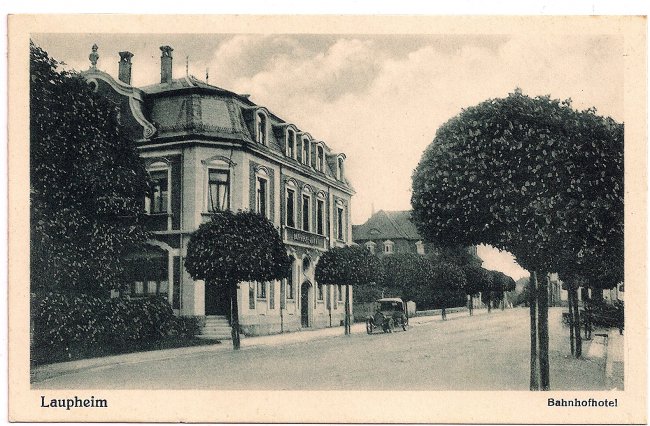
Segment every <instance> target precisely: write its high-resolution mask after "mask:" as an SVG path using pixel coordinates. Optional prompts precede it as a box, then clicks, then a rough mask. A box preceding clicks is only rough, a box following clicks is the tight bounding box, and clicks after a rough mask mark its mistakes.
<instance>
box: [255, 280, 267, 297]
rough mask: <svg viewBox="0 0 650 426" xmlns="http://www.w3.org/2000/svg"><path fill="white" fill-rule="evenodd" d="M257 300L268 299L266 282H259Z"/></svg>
mask: <svg viewBox="0 0 650 426" xmlns="http://www.w3.org/2000/svg"><path fill="white" fill-rule="evenodd" d="M257 298H258V299H266V282H260V281H258V282H257Z"/></svg>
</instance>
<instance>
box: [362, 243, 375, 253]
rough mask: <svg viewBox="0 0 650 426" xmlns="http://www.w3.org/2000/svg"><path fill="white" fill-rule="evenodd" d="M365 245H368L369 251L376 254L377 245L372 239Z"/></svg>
mask: <svg viewBox="0 0 650 426" xmlns="http://www.w3.org/2000/svg"><path fill="white" fill-rule="evenodd" d="M365 246H366V249H368V251H369V252H370V253H372V254H375V246H376V244H375V243H373V242H372V241H368V242H367V243H366V244H365Z"/></svg>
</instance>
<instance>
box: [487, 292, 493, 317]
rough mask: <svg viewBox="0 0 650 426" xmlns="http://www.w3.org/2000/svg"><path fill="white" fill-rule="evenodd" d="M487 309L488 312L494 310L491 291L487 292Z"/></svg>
mask: <svg viewBox="0 0 650 426" xmlns="http://www.w3.org/2000/svg"><path fill="white" fill-rule="evenodd" d="M487 309H488V314H489V313H490V312H492V294H491V293H490V292H489V291H488V292H487Z"/></svg>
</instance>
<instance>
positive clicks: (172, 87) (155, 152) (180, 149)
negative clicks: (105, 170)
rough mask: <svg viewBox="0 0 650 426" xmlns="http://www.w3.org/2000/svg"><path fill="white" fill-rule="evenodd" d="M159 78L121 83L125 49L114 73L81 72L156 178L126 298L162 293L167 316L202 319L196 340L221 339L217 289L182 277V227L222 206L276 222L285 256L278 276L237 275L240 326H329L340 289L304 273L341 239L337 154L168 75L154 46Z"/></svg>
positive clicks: (343, 193)
mask: <svg viewBox="0 0 650 426" xmlns="http://www.w3.org/2000/svg"><path fill="white" fill-rule="evenodd" d="M160 50H161V53H162V54H161V63H160V83H158V84H154V85H150V86H145V87H140V88H138V87H134V86H132V85H131V66H132V62H131V60H132V57H133V55H132V54H131V53H130V52H120V57H119V72H118V79H115V78H113V77H112V76H110V75H109V74H107V73H105V72H103V71H100V70H99V69H98V68H97V59H98V55H97V47H96V46H93V53H91V56H90V59H91V67H90V69H89V70H88V71H85V72H83V73H82V75H83V76H84V77H85V79H86V80H87V81H88V83H89V84H90V85H91V86H92V87H93V88H94V90H96V91H97V92H99V93H101V94H103V95H104V96H106V97H108V98H109V99H111V100H112V101H113V102H115V103H116V104H118V105H119V106H120V111H121V113H120V121H121V123H122V125H124V126H125V128H126V129H127V131H128V132H129V134H130V136H131V138H132V139H133V143H134V144H135V145H136V146H137V149H138V151H139V153H140V155H141V157H142V159H143V160H144V162H145V165H146V167H147V170H148V171H149V173H150V175H151V177H152V179H153V180H154V182H155V185H154V189H153V191H152V194H151V196H150V197H149V198H148V199H147V200H146V202H145V205H144V207H145V210H146V212H147V214H148V224H147V226H148V228H149V229H150V230H151V231H152V233H153V235H154V237H155V238H153V239H152V240H151V241H150V244H149V246H150V249H149V250H147V251H146V252H143V253H140V254H138V256H139V257H140V258H141V262H140V265H142V267H140V268H137V269H136V271H135V272H134V273H133V277H132V280H131V288H130V291H131V294H132V296H134V297H139V296H146V295H152V294H158V295H162V296H163V297H166V298H167V299H168V300H169V302H170V304H171V305H172V307H173V309H174V312H175V313H176V314H178V315H183V316H197V317H200V318H205V322H203V323H204V329H203V330H204V331H203V333H204V334H205V335H206V336H213V337H227V336H228V335H229V332H228V329H227V326H228V324H227V318H228V317H229V309H230V304H229V301H228V296H227V294H222V293H221V292H219V291H218V290H217V289H216V287H214V286H212V285H210V284H209V283H204V282H203V281H195V280H193V279H192V278H191V277H190V276H189V274H188V273H187V271H186V270H185V268H184V266H183V260H184V257H185V255H186V248H187V243H188V239H189V238H190V234H191V233H192V232H193V231H194V230H196V229H197V228H198V226H199V225H200V224H201V223H203V222H206V221H209V220H210V217H211V216H212V215H213V214H214V213H215V212H218V211H221V210H232V211H238V210H253V211H256V212H259V213H261V214H263V215H264V216H266V217H267V218H268V219H269V220H270V221H271V222H272V223H273V224H274V225H275V227H276V228H277V229H278V232H279V233H280V235H281V236H282V240H283V241H284V243H285V244H286V247H287V252H288V254H289V255H290V257H291V258H292V259H293V266H292V274H291V277H290V278H289V279H286V280H281V281H274V282H243V283H240V284H239V290H238V293H237V297H238V305H239V309H240V312H239V316H240V323H241V327H242V332H243V333H244V334H245V335H260V334H272V333H280V332H285V331H294V330H299V329H302V328H309V327H315V328H320V327H330V326H338V325H340V324H341V321H342V320H343V318H344V294H343V290H344V289H342V288H341V286H338V285H322V284H320V283H318V282H316V280H315V279H314V268H315V265H316V263H317V262H318V259H319V256H320V255H321V253H323V252H324V251H326V250H328V249H329V248H330V247H336V246H344V245H348V244H350V243H351V242H352V231H351V229H352V228H351V224H350V207H351V205H350V198H351V196H352V194H353V190H352V188H351V186H350V184H349V182H348V181H347V179H346V176H345V155H344V154H342V153H335V152H333V151H332V150H331V149H330V147H328V146H327V145H326V144H325V142H323V141H321V140H318V139H316V138H314V137H313V136H312V135H310V134H309V133H307V132H305V131H303V130H301V129H299V128H297V127H296V126H295V125H293V124H292V123H290V122H287V121H285V120H283V119H282V118H280V117H278V116H276V115H275V114H273V113H272V112H271V111H269V110H268V109H267V108H265V107H263V106H260V105H256V104H255V103H253V102H252V101H251V100H250V99H249V97H248V95H240V94H237V93H233V92H230V91H228V90H225V89H221V88H219V87H215V86H212V85H209V84H207V83H205V82H202V81H200V80H198V79H196V78H194V77H192V76H185V77H183V78H180V79H173V78H172V61H173V58H172V56H173V55H172V53H173V49H172V48H171V47H169V46H162V47H160Z"/></svg>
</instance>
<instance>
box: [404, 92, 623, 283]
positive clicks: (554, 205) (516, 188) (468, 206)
mask: <svg viewBox="0 0 650 426" xmlns="http://www.w3.org/2000/svg"><path fill="white" fill-rule="evenodd" d="M411 201H412V205H413V218H414V222H415V223H416V225H417V227H418V230H419V231H420V233H421V234H422V235H423V236H424V237H425V238H426V239H428V240H430V241H432V242H434V243H436V244H439V245H442V246H446V245H452V244H462V245H474V244H480V243H485V244H490V245H492V246H494V247H496V248H498V249H503V250H507V251H509V252H511V253H513V254H514V255H515V257H516V259H517V261H518V262H519V263H520V264H521V265H522V266H524V267H525V268H527V269H531V270H533V269H539V270H547V271H548V270H551V271H553V270H555V271H561V270H563V268H564V267H566V265H567V264H571V263H573V264H575V263H576V262H577V261H578V260H579V259H591V260H592V261H593V260H594V259H599V260H600V259H604V257H603V256H605V257H606V255H607V254H608V252H610V253H609V254H615V255H616V256H615V259H614V260H613V264H615V265H620V264H622V257H620V255H622V251H621V250H619V248H620V247H622V236H623V233H622V229H623V227H622V224H623V214H622V213H623V126H622V125H621V124H618V123H616V122H614V121H613V120H611V119H609V118H602V117H599V116H597V115H596V114H595V110H593V109H589V110H585V111H576V110H574V109H573V108H571V104H570V101H564V102H560V101H558V100H553V99H550V98H549V97H536V98H530V97H528V96H525V95H523V94H521V92H519V91H516V92H515V93H512V94H510V95H509V96H508V97H506V98H503V99H491V100H488V101H485V102H483V103H481V104H479V105H477V106H475V107H471V108H468V109H466V110H463V111H462V112H461V113H460V114H459V115H458V116H456V117H454V118H452V119H451V120H449V121H448V122H447V123H445V124H444V125H443V126H441V127H440V128H439V129H438V131H437V133H436V137H435V139H434V141H433V143H432V144H431V145H429V147H428V148H427V149H426V151H425V153H424V155H423V157H422V160H421V161H420V163H419V164H418V166H417V168H416V170H415V172H414V175H413V196H412V200H411ZM610 243H611V245H610ZM611 246H613V247H615V248H616V249H615V250H614V251H613V252H612V248H611ZM560 253H563V255H560ZM569 260H571V262H569ZM581 264H583V263H581Z"/></svg>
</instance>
